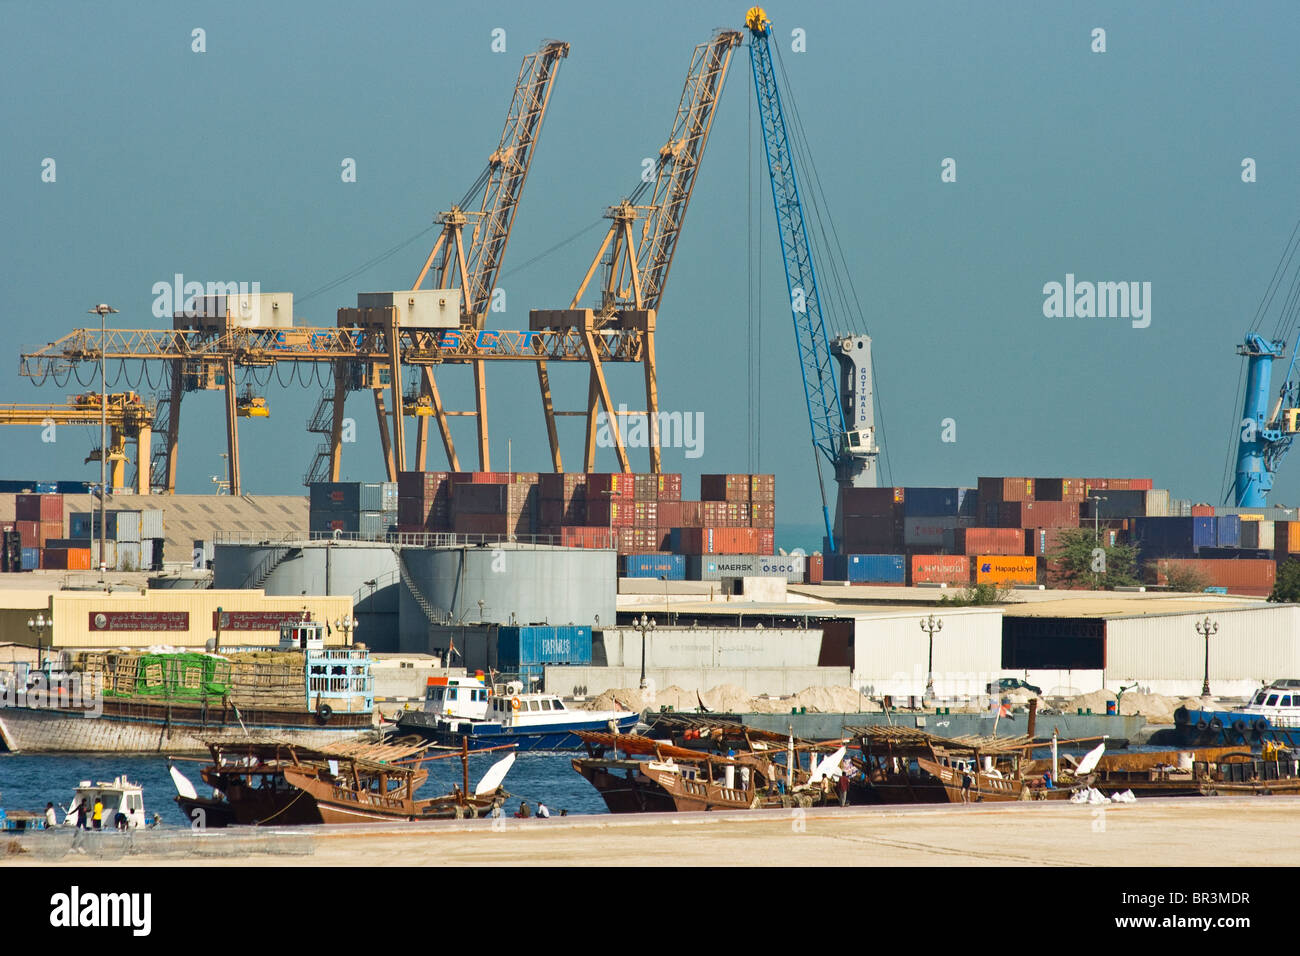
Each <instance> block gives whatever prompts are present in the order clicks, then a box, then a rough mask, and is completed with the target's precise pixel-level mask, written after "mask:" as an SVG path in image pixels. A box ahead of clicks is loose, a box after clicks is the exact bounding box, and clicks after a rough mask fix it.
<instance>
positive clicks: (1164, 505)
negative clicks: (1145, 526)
mask: <svg viewBox="0 0 1300 956" xmlns="http://www.w3.org/2000/svg"><path fill="white" fill-rule="evenodd" d="M1146 513H1147V517H1148V518H1167V517H1169V490H1168V489H1167V488H1153V489H1151V490H1150V491H1148V492H1147V506H1146Z"/></svg>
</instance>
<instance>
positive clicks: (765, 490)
mask: <svg viewBox="0 0 1300 956" xmlns="http://www.w3.org/2000/svg"><path fill="white" fill-rule="evenodd" d="M749 500H750V501H776V475H750V476H749Z"/></svg>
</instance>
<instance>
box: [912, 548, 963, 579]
mask: <svg viewBox="0 0 1300 956" xmlns="http://www.w3.org/2000/svg"><path fill="white" fill-rule="evenodd" d="M911 564H912V566H911V572H912V577H911V578H910V579H909V580H910V582H911V583H912V584H969V583H970V559H969V558H967V557H966V555H964V554H914V555H912V562H911Z"/></svg>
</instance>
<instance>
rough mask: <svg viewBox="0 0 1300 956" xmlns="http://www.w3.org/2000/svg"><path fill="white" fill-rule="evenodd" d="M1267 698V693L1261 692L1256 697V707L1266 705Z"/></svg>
mask: <svg viewBox="0 0 1300 956" xmlns="http://www.w3.org/2000/svg"><path fill="white" fill-rule="evenodd" d="M1267 696H1268V694H1267V693H1266V692H1265V691H1262V690H1261V691H1260V692H1259V693H1258V694H1256V695H1255V705H1256V706H1259V705H1260V704H1262V703H1264V698H1265V697H1267Z"/></svg>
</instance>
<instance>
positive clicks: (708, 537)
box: [680, 528, 759, 554]
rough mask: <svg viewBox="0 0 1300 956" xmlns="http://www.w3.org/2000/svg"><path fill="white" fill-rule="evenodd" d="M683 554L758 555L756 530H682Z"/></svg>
mask: <svg viewBox="0 0 1300 956" xmlns="http://www.w3.org/2000/svg"><path fill="white" fill-rule="evenodd" d="M680 537H681V549H682V553H683V554H757V553H758V546H759V539H758V529H756V528H682V529H681V534H680Z"/></svg>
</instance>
